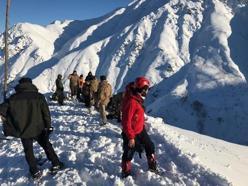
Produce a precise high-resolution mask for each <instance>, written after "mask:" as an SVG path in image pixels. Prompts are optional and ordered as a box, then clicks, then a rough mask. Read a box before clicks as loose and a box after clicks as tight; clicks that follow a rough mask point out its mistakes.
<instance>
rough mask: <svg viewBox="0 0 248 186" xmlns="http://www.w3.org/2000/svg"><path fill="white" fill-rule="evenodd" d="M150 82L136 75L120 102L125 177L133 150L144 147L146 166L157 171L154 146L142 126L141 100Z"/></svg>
mask: <svg viewBox="0 0 248 186" xmlns="http://www.w3.org/2000/svg"><path fill="white" fill-rule="evenodd" d="M149 86H150V83H149V81H148V80H147V79H146V78H144V77H138V78H137V79H136V80H135V82H134V85H132V84H131V85H129V87H127V90H128V92H126V93H125V96H124V100H125V102H123V104H122V127H123V131H122V138H123V149H124V152H123V155H122V176H123V177H127V176H129V175H130V174H131V161H132V159H133V155H134V153H135V151H138V152H140V153H141V152H142V149H143V147H144V149H145V152H146V157H147V161H148V168H149V170H151V171H154V172H156V171H157V163H156V160H155V156H154V152H155V147H154V144H153V142H152V141H151V139H150V137H149V136H148V134H147V132H146V129H145V126H144V120H145V118H144V113H145V112H144V107H143V102H144V99H145V97H146V95H147V92H148V89H149Z"/></svg>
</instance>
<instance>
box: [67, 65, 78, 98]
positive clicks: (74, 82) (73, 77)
mask: <svg viewBox="0 0 248 186" xmlns="http://www.w3.org/2000/svg"><path fill="white" fill-rule="evenodd" d="M68 79H69V80H70V89H71V98H72V99H75V98H76V96H77V91H78V79H79V77H78V75H77V71H76V70H74V71H73V73H72V74H70V75H69V77H68Z"/></svg>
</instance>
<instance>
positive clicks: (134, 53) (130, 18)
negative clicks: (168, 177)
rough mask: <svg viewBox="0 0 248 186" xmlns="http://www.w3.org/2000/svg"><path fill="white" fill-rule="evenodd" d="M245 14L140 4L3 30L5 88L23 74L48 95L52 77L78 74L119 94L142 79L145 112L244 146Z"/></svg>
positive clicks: (202, 4)
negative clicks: (103, 78)
mask: <svg viewBox="0 0 248 186" xmlns="http://www.w3.org/2000/svg"><path fill="white" fill-rule="evenodd" d="M247 14H248V9H247V7H246V6H239V4H238V2H236V1H235V0H228V1H220V0H204V1H202V0H139V1H133V2H132V3H130V4H129V5H128V6H127V7H126V8H120V9H117V10H115V11H113V12H111V13H109V14H107V15H104V16H102V17H99V18H96V19H92V20H84V21H69V20H66V21H55V22H54V23H51V24H50V25H48V26H45V27H43V26H39V25H33V24H29V23H20V24H17V25H15V26H14V27H13V28H12V29H11V30H10V61H9V68H10V73H9V83H10V87H13V86H14V85H15V84H16V81H17V80H18V79H19V78H20V77H21V76H30V77H31V78H32V79H33V80H34V83H35V84H36V85H37V86H38V87H39V89H40V91H42V92H44V93H47V92H51V91H53V90H54V82H55V79H56V77H57V75H58V74H59V73H60V74H62V75H63V77H64V79H63V81H64V83H65V85H66V86H68V80H67V77H68V75H69V74H70V73H72V71H73V70H77V72H78V73H79V74H84V75H86V74H87V73H88V72H89V71H92V72H93V73H95V74H96V75H97V76H100V75H102V74H106V75H107V78H108V80H109V81H110V83H111V84H112V86H113V87H114V91H115V92H118V91H122V90H123V89H124V87H125V85H126V84H127V83H128V82H130V81H133V80H134V79H135V78H136V77H137V76H140V75H143V76H146V77H148V78H149V79H150V80H151V83H152V89H151V91H150V94H149V97H148V99H147V102H146V105H147V111H148V113H149V114H151V115H154V116H160V117H163V118H164V119H165V120H166V122H167V123H170V124H173V125H176V126H179V127H182V128H185V129H189V130H193V131H197V132H199V133H202V134H206V135H211V136H214V137H217V138H222V139H225V140H228V141H231V142H235V143H240V144H248V140H247V138H246V137H247V131H248V124H247V121H248V107H247V106H246V105H247V103H248V95H247V93H246V92H247V91H248V89H247V77H248V65H247V64H248V63H247V59H248V53H247V52H246V48H247V42H248V39H247V35H248V27H247V24H246V23H247V19H248V15H247ZM2 38H3V35H1V43H0V47H1V48H3V42H2ZM0 55H1V58H0V60H2V59H3V53H2V52H1V53H0ZM2 63H3V62H0V65H1V66H0V72H1V76H0V78H1V79H3V65H2Z"/></svg>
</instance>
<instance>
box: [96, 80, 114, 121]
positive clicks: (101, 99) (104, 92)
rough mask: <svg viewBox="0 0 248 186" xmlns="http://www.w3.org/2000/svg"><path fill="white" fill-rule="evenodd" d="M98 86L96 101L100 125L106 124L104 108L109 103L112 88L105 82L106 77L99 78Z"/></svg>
mask: <svg viewBox="0 0 248 186" xmlns="http://www.w3.org/2000/svg"><path fill="white" fill-rule="evenodd" d="M100 80H101V82H100V84H99V87H98V91H97V93H98V101H97V106H98V107H99V111H100V115H101V120H102V121H101V125H106V124H107V117H106V106H107V105H108V103H109V100H110V97H111V96H112V86H111V85H110V84H109V83H108V81H107V80H106V76H101V77H100Z"/></svg>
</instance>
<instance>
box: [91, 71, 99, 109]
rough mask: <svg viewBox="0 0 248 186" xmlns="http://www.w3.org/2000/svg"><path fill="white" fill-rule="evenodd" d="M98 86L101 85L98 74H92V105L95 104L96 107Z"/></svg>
mask: <svg viewBox="0 0 248 186" xmlns="http://www.w3.org/2000/svg"><path fill="white" fill-rule="evenodd" d="M98 86H99V80H98V79H97V78H96V76H92V80H91V81H90V97H91V106H95V107H97V99H98V93H97V91H98Z"/></svg>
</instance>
